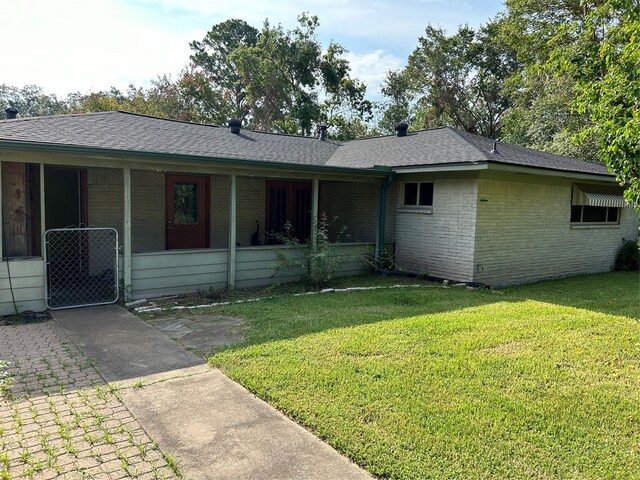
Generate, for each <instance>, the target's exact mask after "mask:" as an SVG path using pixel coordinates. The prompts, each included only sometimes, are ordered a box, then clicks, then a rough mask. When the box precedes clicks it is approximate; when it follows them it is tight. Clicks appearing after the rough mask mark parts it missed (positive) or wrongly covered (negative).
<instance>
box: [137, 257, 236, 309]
mask: <svg viewBox="0 0 640 480" xmlns="http://www.w3.org/2000/svg"><path fill="white" fill-rule="evenodd" d="M131 261H132V266H131V284H132V292H131V293H132V297H133V298H134V299H136V298H145V297H157V296H160V295H169V294H178V293H189V292H195V291H196V290H197V289H198V288H208V287H209V286H214V287H215V288H222V287H225V286H226V284H227V251H226V250H174V251H169V252H156V253H137V254H133V256H132V259H131Z"/></svg>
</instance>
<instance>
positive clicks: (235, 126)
mask: <svg viewBox="0 0 640 480" xmlns="http://www.w3.org/2000/svg"><path fill="white" fill-rule="evenodd" d="M241 126H242V121H240V120H238V119H237V118H232V119H231V120H229V131H230V132H231V133H234V134H236V135H237V134H239V133H240V127H241Z"/></svg>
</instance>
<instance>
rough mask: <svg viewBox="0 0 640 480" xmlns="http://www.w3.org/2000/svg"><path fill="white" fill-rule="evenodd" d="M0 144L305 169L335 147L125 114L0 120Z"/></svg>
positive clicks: (304, 139)
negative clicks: (69, 147) (70, 147)
mask: <svg viewBox="0 0 640 480" xmlns="http://www.w3.org/2000/svg"><path fill="white" fill-rule="evenodd" d="M0 140H17V141H27V142H39V143H53V144H61V145H74V146H82V147H97V148H113V149H118V150H129V151H136V152H154V153H169V154H176V155H196V156H202V157H218V158H230V159H241V160H262V161H265V162H285V163H299V164H308V165H323V164H324V163H325V162H326V160H327V158H329V157H330V156H331V154H332V153H333V152H334V151H335V150H336V149H337V148H338V145H337V144H336V143H334V142H319V141H318V139H314V138H311V137H301V136H293V135H277V134H272V133H264V132H255V131H251V130H241V133H240V134H239V135H232V134H230V133H229V129H228V128H226V127H219V126H217V125H202V124H197V123H189V122H179V121H175V120H167V119H162V118H154V117H147V116H145V115H137V114H132V113H126V112H99V113H87V114H74V115H54V116H50V117H30V118H21V119H15V120H5V121H0Z"/></svg>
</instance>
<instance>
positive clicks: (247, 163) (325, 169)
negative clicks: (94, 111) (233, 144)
mask: <svg viewBox="0 0 640 480" xmlns="http://www.w3.org/2000/svg"><path fill="white" fill-rule="evenodd" d="M0 150H27V151H28V150H31V151H40V152H50V153H69V154H81V155H108V156H117V157H124V158H138V159H149V160H164V161H167V162H171V161H173V162H175V161H176V160H184V161H189V162H194V163H207V164H214V165H221V166H233V167H248V168H259V169H268V170H271V169H273V170H288V171H303V172H309V173H333V174H343V175H357V176H373V177H379V178H380V177H383V178H386V177H388V176H389V174H390V172H389V170H388V169H387V168H384V169H383V168H377V167H373V168H368V169H361V168H350V167H335V166H328V165H305V164H299V163H285V162H282V163H280V162H268V161H260V160H245V159H232V158H224V157H203V156H199V155H184V154H173V153H163V152H143V151H135V150H119V149H114V148H102V147H84V146H78V145H59V144H51V143H38V142H20V141H11V140H0Z"/></svg>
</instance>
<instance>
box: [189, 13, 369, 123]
mask: <svg viewBox="0 0 640 480" xmlns="http://www.w3.org/2000/svg"><path fill="white" fill-rule="evenodd" d="M298 23H299V25H298V26H297V27H296V28H294V29H293V30H290V31H285V30H284V29H283V28H282V27H281V26H276V27H273V26H271V25H270V24H269V22H268V21H265V23H264V25H263V27H262V29H261V30H260V31H257V30H255V29H253V27H250V26H249V25H247V24H246V23H245V22H243V21H241V20H228V21H227V22H223V23H221V24H218V25H214V26H213V28H212V29H211V31H210V32H209V33H208V34H207V36H206V37H205V39H204V40H203V41H202V42H192V43H191V47H192V50H193V51H194V54H193V55H192V56H191V60H192V62H193V63H194V75H197V81H196V82H195V83H194V82H191V85H193V86H194V88H193V90H192V91H191V94H192V95H193V97H194V98H197V99H199V101H201V102H202V103H203V104H208V105H211V106H213V107H214V108H215V109H217V112H216V113H215V114H213V109H214V108H212V109H211V110H212V115H213V116H215V117H216V118H217V122H218V123H223V122H226V121H227V120H228V119H229V118H231V117H237V118H240V119H241V120H244V122H245V123H246V124H247V125H248V126H250V127H252V128H256V129H260V130H265V131H274V132H283V133H299V134H304V135H309V134H311V133H314V132H315V128H316V127H317V126H318V125H319V124H322V123H329V124H332V123H335V124H336V125H338V124H341V125H345V124H347V123H349V121H350V120H352V119H354V118H358V119H366V118H367V116H368V115H370V113H371V103H370V102H368V101H367V100H365V98H364V95H365V91H366V86H365V85H364V84H363V83H362V82H360V81H358V80H357V79H353V78H351V76H350V66H349V64H348V62H347V61H346V60H345V59H344V58H342V55H343V54H344V53H346V50H345V49H344V48H343V47H342V46H340V45H339V44H337V43H334V42H331V43H330V44H329V46H328V47H327V49H326V51H324V52H323V48H322V45H321V44H320V43H319V41H318V39H317V36H316V33H315V32H316V29H317V27H318V25H319V23H318V18H317V17H315V16H308V15H306V14H303V15H300V17H299V18H298ZM221 115H224V118H220V116H221ZM338 119H339V120H338Z"/></svg>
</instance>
